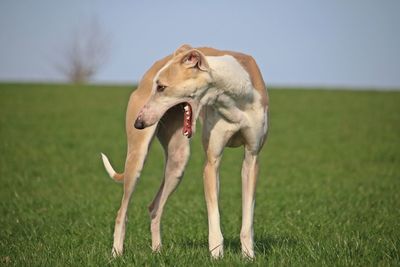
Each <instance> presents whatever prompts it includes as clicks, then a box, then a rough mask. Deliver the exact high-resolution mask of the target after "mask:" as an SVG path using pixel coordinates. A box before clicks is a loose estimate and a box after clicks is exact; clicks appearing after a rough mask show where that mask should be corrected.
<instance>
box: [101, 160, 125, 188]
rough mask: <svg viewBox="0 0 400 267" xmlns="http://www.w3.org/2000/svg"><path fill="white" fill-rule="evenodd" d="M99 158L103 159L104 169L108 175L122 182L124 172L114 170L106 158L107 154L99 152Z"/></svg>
mask: <svg viewBox="0 0 400 267" xmlns="http://www.w3.org/2000/svg"><path fill="white" fill-rule="evenodd" d="M101 159H102V160H103V164H104V168H106V171H107V172H108V175H110V177H111V178H112V179H113V180H114V181H116V182H118V183H123V182H124V174H123V173H117V172H115V171H114V169H113V167H112V166H111V164H110V161H109V160H108V158H107V156H106V155H104V154H103V153H101Z"/></svg>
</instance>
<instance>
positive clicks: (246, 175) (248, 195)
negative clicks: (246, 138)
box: [240, 149, 258, 258]
mask: <svg viewBox="0 0 400 267" xmlns="http://www.w3.org/2000/svg"><path fill="white" fill-rule="evenodd" d="M257 176H258V160H257V154H256V153H252V152H251V151H249V150H247V149H245V157H244V160H243V166H242V229H241V231H240V242H241V244H242V253H243V256H244V257H248V258H254V241H253V232H254V231H253V215H254V203H255V198H254V197H255V188H256V182H257Z"/></svg>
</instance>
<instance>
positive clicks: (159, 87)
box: [157, 84, 167, 93]
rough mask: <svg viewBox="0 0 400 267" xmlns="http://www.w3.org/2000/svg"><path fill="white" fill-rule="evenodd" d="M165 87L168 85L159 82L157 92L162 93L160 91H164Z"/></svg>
mask: <svg viewBox="0 0 400 267" xmlns="http://www.w3.org/2000/svg"><path fill="white" fill-rule="evenodd" d="M165 88H167V86H165V85H161V84H158V85H157V92H159V93H160V92H162V91H164V90H165Z"/></svg>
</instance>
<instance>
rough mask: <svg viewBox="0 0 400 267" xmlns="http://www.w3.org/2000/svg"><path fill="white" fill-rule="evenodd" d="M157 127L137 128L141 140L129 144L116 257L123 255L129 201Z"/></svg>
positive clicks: (118, 220) (118, 224)
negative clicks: (133, 144)
mask: <svg viewBox="0 0 400 267" xmlns="http://www.w3.org/2000/svg"><path fill="white" fill-rule="evenodd" d="M132 127H133V126H132ZM156 127H157V126H156V125H155V126H152V127H149V128H147V129H145V130H141V131H138V130H136V131H135V133H134V135H135V136H134V137H135V138H136V140H137V141H139V140H140V142H136V143H135V146H134V148H133V146H128V153H127V157H126V161H125V171H124V175H125V178H124V194H123V197H122V201H121V206H120V208H119V210H118V214H117V218H116V220H115V228H114V243H113V250H112V254H113V256H114V257H116V256H119V255H122V251H123V243H124V238H125V225H126V220H127V211H128V206H129V202H130V199H131V196H132V193H133V191H134V189H135V186H136V182H137V180H138V179H139V176H140V172H141V170H142V168H143V164H144V161H145V159H146V155H147V152H148V148H149V145H150V143H151V140H152V139H153V136H154V132H155V129H156Z"/></svg>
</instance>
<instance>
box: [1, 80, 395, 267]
mask: <svg viewBox="0 0 400 267" xmlns="http://www.w3.org/2000/svg"><path fill="white" fill-rule="evenodd" d="M130 91H131V88H128V87H112V86H84V87H74V86H67V85H38V84H36V85H29V84H25V85H21V84H2V85H0V153H1V154H0V212H1V213H0V216H1V217H0V265H6V266H7V265H10V266H26V265H29V266H80V265H82V266H106V265H111V266H114V265H117V266H126V265H131V266H133V265H135V266H142V265H153V266H159V265H161V266H164V265H173V266H185V265H187V266H203V265H224V266H232V265H241V264H257V265H260V266H264V265H278V266H281V265H289V266H310V265H314V266H350V265H357V266H378V265H380V266H389V265H399V264H400V251H399V250H400V93H399V92H372V91H371V92H368V91H357V92H355V91H324V90H278V89H275V90H274V89H272V90H270V98H271V108H270V110H271V112H270V120H271V124H270V126H271V127H270V134H269V140H268V142H267V144H266V145H265V147H264V150H263V152H262V154H261V173H260V177H259V180H258V186H257V201H256V209H255V240H256V257H257V258H256V260H255V261H254V262H253V263H251V262H246V261H244V260H243V259H242V258H241V254H240V241H239V232H240V222H241V188H240V185H241V180H240V166H241V158H242V150H241V149H226V151H225V154H224V158H223V161H222V167H221V193H220V210H221V223H222V230H223V233H224V237H225V257H224V258H223V259H222V260H219V261H212V260H211V259H210V258H209V254H208V248H207V247H208V245H207V219H206V209H205V204H204V200H203V187H202V165H203V163H202V162H203V159H204V156H203V153H202V150H201V147H200V136H199V134H196V136H195V137H194V140H193V142H192V156H191V159H190V163H189V165H188V167H187V170H186V172H185V177H184V180H183V182H182V184H181V185H180V187H179V188H178V190H177V192H175V194H174V195H173V196H172V197H171V198H170V201H169V202H168V204H167V207H166V211H165V213H164V218H163V244H164V247H163V251H162V253H161V254H159V255H157V254H153V253H152V252H151V249H150V231H149V216H148V214H147V205H148V204H149V203H150V201H151V200H152V198H153V196H154V195H155V193H156V192H157V190H158V186H159V184H160V181H161V177H162V170H163V166H162V162H163V154H162V151H161V148H160V145H159V144H158V142H157V141H156V142H154V144H153V147H152V149H151V151H150V156H149V159H148V161H147V164H146V166H145V169H144V171H143V173H142V177H141V179H140V182H139V184H138V186H137V189H136V192H135V194H134V196H133V199H132V202H131V206H130V210H129V222H128V228H127V235H126V241H125V254H124V256H123V257H121V258H119V259H112V258H111V257H110V252H111V246H112V232H113V225H114V219H115V215H116V212H117V210H118V208H119V203H120V200H121V196H122V186H121V185H120V184H116V183H114V182H112V181H111V180H110V179H109V178H107V175H106V173H105V171H104V169H103V166H102V164H101V161H100V152H101V151H102V152H105V153H107V155H108V156H109V157H110V159H111V161H112V163H113V165H114V167H116V169H118V170H122V169H123V162H124V157H125V151H126V140H125V129H124V117H125V109H126V104H127V101H128V97H129V94H130ZM198 133H199V132H198Z"/></svg>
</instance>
